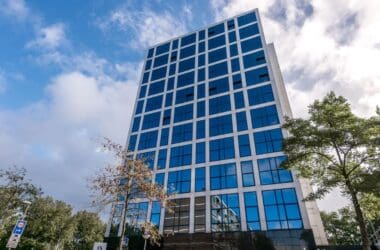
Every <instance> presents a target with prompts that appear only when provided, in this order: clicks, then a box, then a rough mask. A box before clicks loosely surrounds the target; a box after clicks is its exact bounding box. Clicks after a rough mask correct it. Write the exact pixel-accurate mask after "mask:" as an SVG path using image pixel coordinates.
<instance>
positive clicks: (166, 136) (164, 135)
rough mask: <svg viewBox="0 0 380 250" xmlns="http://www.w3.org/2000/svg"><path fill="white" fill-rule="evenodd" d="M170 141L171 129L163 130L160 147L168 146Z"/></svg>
mask: <svg viewBox="0 0 380 250" xmlns="http://www.w3.org/2000/svg"><path fill="white" fill-rule="evenodd" d="M168 141H169V128H163V129H162V130H161V141H160V146H166V145H168Z"/></svg>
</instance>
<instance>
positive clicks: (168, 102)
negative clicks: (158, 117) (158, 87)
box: [165, 92, 173, 107]
mask: <svg viewBox="0 0 380 250" xmlns="http://www.w3.org/2000/svg"><path fill="white" fill-rule="evenodd" d="M172 103H173V92H170V93H167V94H166V99H165V107H170V106H172Z"/></svg>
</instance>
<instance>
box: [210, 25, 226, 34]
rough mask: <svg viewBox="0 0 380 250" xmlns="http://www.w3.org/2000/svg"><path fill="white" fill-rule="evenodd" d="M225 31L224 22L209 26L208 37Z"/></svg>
mask: <svg viewBox="0 0 380 250" xmlns="http://www.w3.org/2000/svg"><path fill="white" fill-rule="evenodd" d="M223 32H224V23H221V24H218V25H215V26H213V27H210V28H208V37H213V36H215V35H218V34H220V33H223Z"/></svg>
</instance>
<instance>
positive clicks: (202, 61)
mask: <svg viewBox="0 0 380 250" xmlns="http://www.w3.org/2000/svg"><path fill="white" fill-rule="evenodd" d="M204 65H205V54H201V55H199V56H198V67H201V66H204Z"/></svg>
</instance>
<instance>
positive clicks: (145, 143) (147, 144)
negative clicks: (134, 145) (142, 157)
mask: <svg viewBox="0 0 380 250" xmlns="http://www.w3.org/2000/svg"><path fill="white" fill-rule="evenodd" d="M157 135H158V131H157V130H155V131H151V132H145V133H142V134H141V135H140V141H139V147H138V148H139V150H143V149H148V148H154V147H156V144H157Z"/></svg>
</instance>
